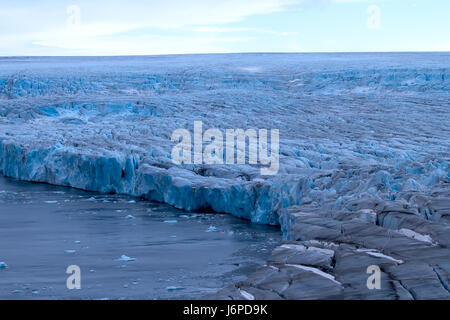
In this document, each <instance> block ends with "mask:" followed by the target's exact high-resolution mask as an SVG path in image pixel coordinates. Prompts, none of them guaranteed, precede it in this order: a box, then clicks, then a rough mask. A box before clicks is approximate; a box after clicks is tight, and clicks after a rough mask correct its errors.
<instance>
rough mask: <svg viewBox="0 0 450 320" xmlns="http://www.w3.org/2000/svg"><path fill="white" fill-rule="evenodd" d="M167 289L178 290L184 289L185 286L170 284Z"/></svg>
mask: <svg viewBox="0 0 450 320" xmlns="http://www.w3.org/2000/svg"><path fill="white" fill-rule="evenodd" d="M166 290H167V291H177V290H184V288H183V287H177V286H169V287H167V288H166Z"/></svg>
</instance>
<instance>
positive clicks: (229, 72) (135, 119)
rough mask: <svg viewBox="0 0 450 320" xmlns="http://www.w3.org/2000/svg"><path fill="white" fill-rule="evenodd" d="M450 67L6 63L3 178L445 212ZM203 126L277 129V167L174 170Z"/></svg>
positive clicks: (389, 62)
mask: <svg viewBox="0 0 450 320" xmlns="http://www.w3.org/2000/svg"><path fill="white" fill-rule="evenodd" d="M449 66H450V54H449V53H421V54H409V53H395V54H233V55H185V56H183V55H182V56H151V57H114V58H102V57H90V58H87V57H86V58H76V57H73V58H0V173H1V174H3V175H5V176H9V177H14V178H18V179H21V180H27V181H37V182H46V183H51V184H56V185H63V186H71V187H75V188H80V189H85V190H89V191H100V192H105V193H121V194H128V195H133V196H138V197H142V198H145V199H148V200H153V201H159V202H164V203H168V204H170V205H173V206H175V207H177V208H181V209H185V210H189V211H198V210H208V211H215V212H225V213H230V214H232V215H235V216H237V217H242V218H245V219H249V220H251V221H253V222H256V223H262V224H273V225H277V224H279V223H280V218H279V216H280V212H282V210H283V208H287V207H290V206H293V205H300V204H306V205H314V206H315V207H317V208H319V209H320V210H322V211H324V212H337V211H339V210H344V209H345V210H352V206H353V205H354V203H355V202H358V201H366V202H368V203H371V202H380V201H381V202H382V201H391V200H401V201H403V202H404V203H405V204H407V205H408V206H411V207H417V208H418V210H419V211H420V212H421V213H422V214H423V215H428V216H431V215H432V214H433V208H435V207H442V206H445V207H447V206H448V207H450V205H448V203H447V202H446V203H443V201H444V200H445V201H448V198H449V193H450V192H449V179H450V170H449V161H450V152H449V151H450V130H449V125H450V113H449V107H450V67H449ZM194 120H201V121H203V126H204V127H205V128H219V129H221V130H225V129H228V128H231V129H236V128H243V129H248V128H254V129H259V128H267V129H271V128H276V129H279V130H280V170H279V173H278V174H277V175H275V176H262V175H261V174H260V170H259V168H258V167H257V166H252V165H181V166H177V165H174V164H173V162H172V161H171V149H172V147H173V146H174V145H175V143H173V142H171V140H170V137H171V134H172V132H173V131H174V130H175V129H178V128H185V129H188V130H189V131H191V132H192V131H193V123H194ZM442 199H444V200H442ZM432 218H433V219H434V220H439V219H441V218H442V219H450V218H449V216H446V217H443V216H442V215H440V216H437V215H436V216H434V217H432ZM281 222H283V220H282V219H281Z"/></svg>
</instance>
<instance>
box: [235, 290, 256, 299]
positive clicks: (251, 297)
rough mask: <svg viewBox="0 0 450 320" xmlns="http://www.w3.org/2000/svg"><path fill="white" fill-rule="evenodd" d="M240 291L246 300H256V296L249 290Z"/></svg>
mask: <svg viewBox="0 0 450 320" xmlns="http://www.w3.org/2000/svg"><path fill="white" fill-rule="evenodd" d="M239 293H240V294H241V296H243V297H244V299H246V300H255V297H254V296H253V295H252V294H250V293H248V292H247V291H245V290H242V289H239Z"/></svg>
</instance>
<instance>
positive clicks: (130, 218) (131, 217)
mask: <svg viewBox="0 0 450 320" xmlns="http://www.w3.org/2000/svg"><path fill="white" fill-rule="evenodd" d="M125 219H128V220H132V219H136V217H135V216H133V215H131V214H129V215H127V216H126V217H125Z"/></svg>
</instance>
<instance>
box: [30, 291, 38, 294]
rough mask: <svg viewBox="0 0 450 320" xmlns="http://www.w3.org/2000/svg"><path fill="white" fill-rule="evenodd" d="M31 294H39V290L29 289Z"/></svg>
mask: <svg viewBox="0 0 450 320" xmlns="http://www.w3.org/2000/svg"><path fill="white" fill-rule="evenodd" d="M31 293H32V294H39V290H33V291H31Z"/></svg>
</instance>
